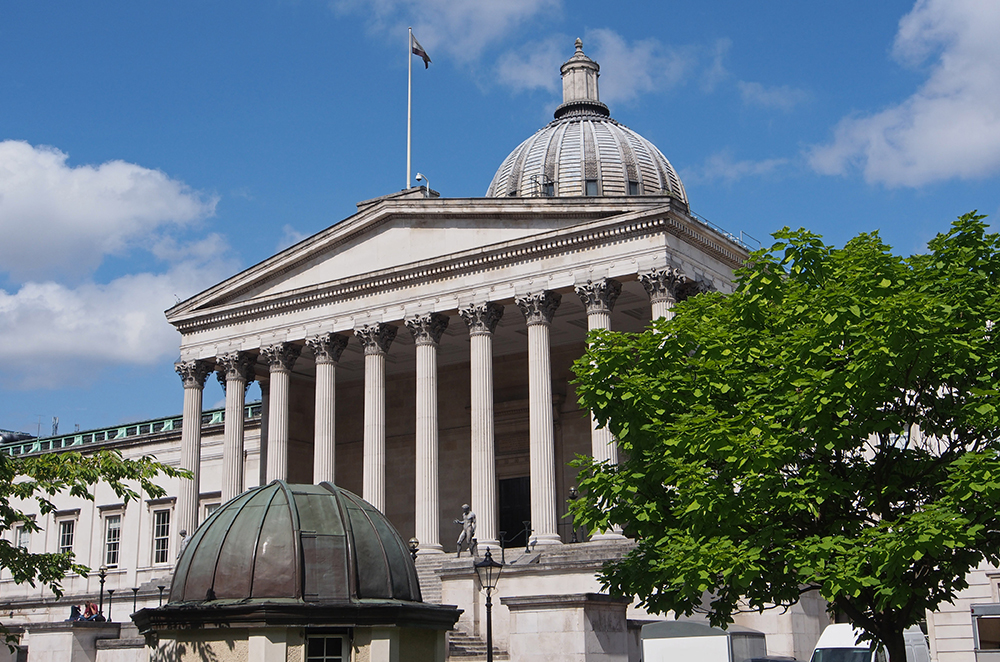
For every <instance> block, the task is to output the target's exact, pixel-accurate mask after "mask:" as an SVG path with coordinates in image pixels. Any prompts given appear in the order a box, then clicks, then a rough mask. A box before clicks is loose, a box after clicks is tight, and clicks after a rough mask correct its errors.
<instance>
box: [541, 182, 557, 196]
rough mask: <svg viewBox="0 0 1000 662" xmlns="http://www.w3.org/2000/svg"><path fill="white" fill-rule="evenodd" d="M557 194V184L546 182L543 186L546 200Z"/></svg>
mask: <svg viewBox="0 0 1000 662" xmlns="http://www.w3.org/2000/svg"><path fill="white" fill-rule="evenodd" d="M555 194H556V183H555V182H545V183H544V184H542V195H544V196H545V197H546V198H551V197H554V196H555Z"/></svg>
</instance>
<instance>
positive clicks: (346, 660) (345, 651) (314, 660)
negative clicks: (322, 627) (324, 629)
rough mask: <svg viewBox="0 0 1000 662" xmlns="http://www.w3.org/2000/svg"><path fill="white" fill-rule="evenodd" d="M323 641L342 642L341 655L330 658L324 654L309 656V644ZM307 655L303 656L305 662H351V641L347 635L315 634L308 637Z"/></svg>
mask: <svg viewBox="0 0 1000 662" xmlns="http://www.w3.org/2000/svg"><path fill="white" fill-rule="evenodd" d="M319 639H322V640H324V641H326V640H329V639H339V640H340V641H341V645H340V655H339V656H330V655H327V654H326V651H325V650H324V653H323V654H322V655H319V656H317V655H310V654H309V644H310V642H312V641H316V640H319ZM303 652H304V653H305V655H304V656H303V658H304V660H303V662H350V661H351V640H350V638H349V637H348V636H347V635H345V634H326V633H315V634H309V635H307V636H306V646H305V651H303Z"/></svg>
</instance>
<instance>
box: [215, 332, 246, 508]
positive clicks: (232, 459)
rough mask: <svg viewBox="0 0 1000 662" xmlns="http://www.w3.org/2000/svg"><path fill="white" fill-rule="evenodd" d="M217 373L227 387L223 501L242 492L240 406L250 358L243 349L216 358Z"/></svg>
mask: <svg viewBox="0 0 1000 662" xmlns="http://www.w3.org/2000/svg"><path fill="white" fill-rule="evenodd" d="M216 365H217V366H218V371H217V372H216V376H217V377H218V379H219V382H220V383H221V384H222V386H223V388H224V389H225V390H226V420H225V428H224V432H223V442H222V501H223V503H224V502H226V501H229V500H230V499H232V498H233V497H235V496H237V495H239V494H241V493H242V492H243V407H244V405H245V403H246V392H247V386H248V385H249V383H250V380H252V379H253V360H252V357H251V356H250V355H249V354H247V353H246V352H231V353H229V354H224V355H223V356H220V357H219V358H218V360H217V361H216Z"/></svg>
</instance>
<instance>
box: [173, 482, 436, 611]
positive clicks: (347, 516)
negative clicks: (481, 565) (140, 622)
mask: <svg viewBox="0 0 1000 662" xmlns="http://www.w3.org/2000/svg"><path fill="white" fill-rule="evenodd" d="M287 599H292V600H299V601H302V602H303V603H326V604H331V603H332V604H350V603H356V602H359V601H372V600H374V601H378V600H401V601H407V602H420V585H419V584H418V582H417V572H416V568H415V567H414V565H413V560H412V559H411V557H410V553H409V551H408V550H407V547H406V545H405V544H404V543H403V540H402V539H401V538H400V536H399V533H397V532H396V529H394V528H393V526H392V525H391V524H390V523H389V521H388V520H386V518H385V516H384V515H382V513H380V512H378V511H377V510H376V509H375V508H374V507H373V506H372V505H371V504H369V503H368V502H366V501H364V500H363V499H361V498H360V497H358V496H357V495H355V494H352V493H350V492H348V491H346V490H342V489H340V488H338V487H336V486H334V485H331V484H330V483H321V484H319V485H289V484H287V483H285V482H284V481H274V482H272V483H271V484H269V485H265V486H262V487H258V488H254V489H252V490H249V491H247V492H245V493H243V494H241V495H240V496H238V497H236V498H235V499H233V500H231V501H229V502H228V503H226V504H225V505H223V506H222V507H221V508H220V509H219V510H217V511H216V512H215V513H214V514H213V515H212V516H211V517H210V518H209V519H208V520H206V521H205V523H204V524H202V525H201V526H200V527H199V528H198V530H197V531H196V532H195V534H194V535H193V536H192V538H191V541H190V543H189V544H188V545H187V547H186V548H185V550H184V552H183V554H181V558H180V560H179V561H178V563H177V570H176V572H175V573H174V578H173V582H172V585H171V587H170V602H171V603H191V602H212V601H223V600H225V601H231V600H263V601H266V600H287Z"/></svg>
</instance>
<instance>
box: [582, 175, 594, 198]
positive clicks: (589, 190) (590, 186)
mask: <svg viewBox="0 0 1000 662" xmlns="http://www.w3.org/2000/svg"><path fill="white" fill-rule="evenodd" d="M583 194H584V195H597V180H596V179H588V180H587V181H586V188H585V189H584V192H583Z"/></svg>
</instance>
